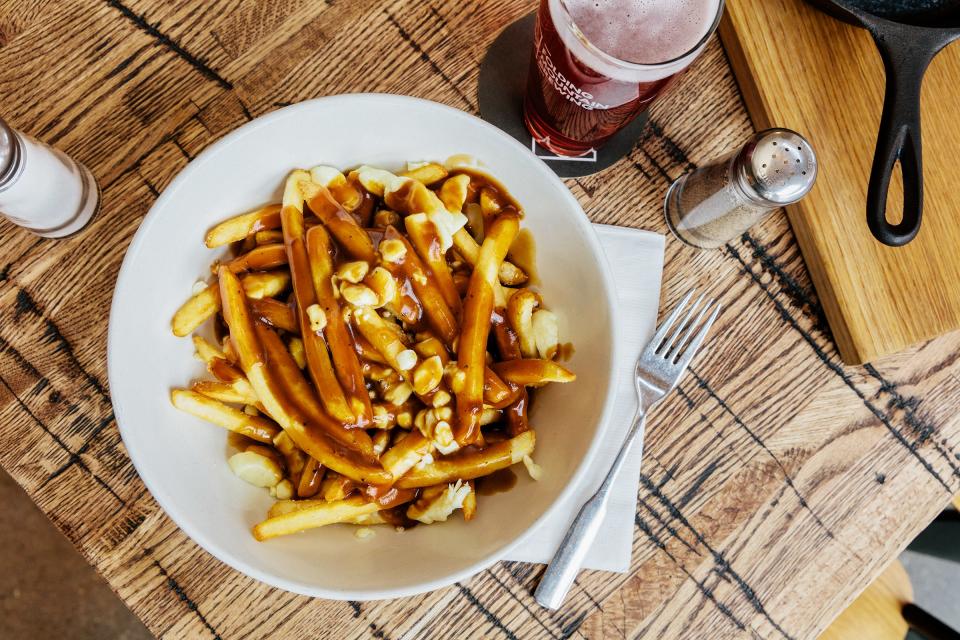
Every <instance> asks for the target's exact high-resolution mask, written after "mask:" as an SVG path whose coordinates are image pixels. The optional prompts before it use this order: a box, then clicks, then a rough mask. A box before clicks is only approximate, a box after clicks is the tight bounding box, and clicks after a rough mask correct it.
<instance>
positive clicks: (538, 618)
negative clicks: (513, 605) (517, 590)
mask: <svg viewBox="0 0 960 640" xmlns="http://www.w3.org/2000/svg"><path fill="white" fill-rule="evenodd" d="M486 573H487V575H489V576H490V577H491V578H492V579H493V581H494V582H496V583H497V584H498V585H500V587H501V588H502V589H503V592H504V593H509V594H511V595H514V594H513V592H512V591H511V590H510V587H509V586H508V585H507V584H506V583H505V582H504V581H503V580H501V579H500V578H498V577H497V576H496V574H495V573H494V572H493V571H492V570H491V569H487V570H486ZM514 599H515V600H516V601H517V602H519V603H520V606H522V607H523V609H524V610H525V611H526V612H527V613H528V614H530V617H532V618H533V619H534V620H536V621H537V624H539V625H540V626H541V627H543V630H544V631H546V632H547V633H548V634H550V637H551V638H554V639H555V640H557V639H559V638H560V636H558V635H557V634H556V632H554V630H553V629H551V628H550V627H548V626H547V625H546V624H544V622H543V620H542V619H541V618H542V617H543V616H538V615H536V614H535V613H534V612H533V611H531V610H530V606H529V605H528V604H527V603H526V602H524V601H523V600H522V599H520V598H517V597H516V596H515V595H514Z"/></svg>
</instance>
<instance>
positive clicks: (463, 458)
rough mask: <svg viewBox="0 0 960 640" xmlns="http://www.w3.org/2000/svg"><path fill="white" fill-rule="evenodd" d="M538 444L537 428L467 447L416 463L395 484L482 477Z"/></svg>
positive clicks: (410, 486) (416, 484) (429, 483)
mask: <svg viewBox="0 0 960 640" xmlns="http://www.w3.org/2000/svg"><path fill="white" fill-rule="evenodd" d="M535 444H536V436H535V435H534V431H533V430H530V431H526V432H524V433H521V434H520V435H518V436H516V437H515V438H511V439H509V440H504V441H503V442H498V443H497V444H491V445H489V446H487V447H485V448H483V449H474V450H471V449H468V450H466V451H461V452H458V453H454V454H452V455H449V456H445V457H443V458H436V459H434V461H433V462H431V463H429V464H425V465H421V466H417V467H414V468H413V469H411V470H410V471H409V472H408V473H407V474H406V475H404V476H403V477H401V478H399V479H397V482H396V483H395V484H394V486H395V487H397V488H398V489H416V488H418V487H430V486H433V485H436V484H442V483H448V482H456V481H457V480H473V479H476V478H480V477H482V476H486V475H489V474H491V473H493V472H494V471H498V470H500V469H505V468H507V467H509V466H510V465H513V464H516V463H518V462H520V461H522V460H523V456H528V455H530V454H531V453H533V448H534V445H535Z"/></svg>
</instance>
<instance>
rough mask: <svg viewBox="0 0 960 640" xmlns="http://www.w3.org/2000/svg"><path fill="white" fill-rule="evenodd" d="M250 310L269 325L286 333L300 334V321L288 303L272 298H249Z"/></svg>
mask: <svg viewBox="0 0 960 640" xmlns="http://www.w3.org/2000/svg"><path fill="white" fill-rule="evenodd" d="M250 311H251V313H253V315H254V317H256V318H258V319H259V320H262V321H263V322H265V323H267V324H268V325H270V326H271V327H274V328H277V329H283V330H284V331H286V332H288V333H295V334H297V335H299V334H300V323H299V321H298V320H297V317H296V316H295V315H294V313H293V309H291V308H290V305H288V304H284V303H282V302H280V301H278V300H274V299H273V298H263V299H262V300H251V301H250Z"/></svg>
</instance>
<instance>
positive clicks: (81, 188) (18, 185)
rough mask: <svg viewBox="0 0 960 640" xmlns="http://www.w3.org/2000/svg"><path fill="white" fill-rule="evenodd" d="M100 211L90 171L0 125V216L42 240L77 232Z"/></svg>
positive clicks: (53, 150) (26, 136) (33, 140)
mask: <svg viewBox="0 0 960 640" xmlns="http://www.w3.org/2000/svg"><path fill="white" fill-rule="evenodd" d="M99 206H100V189H99V187H98V186H97V181H96V179H94V177H93V175H92V174H91V173H90V171H89V170H88V169H87V168H86V167H85V166H83V165H82V164H80V163H78V162H77V161H75V160H73V159H72V158H70V157H69V156H67V155H66V154H65V153H63V152H62V151H58V150H56V149H53V148H51V147H49V146H47V145H45V144H43V143H41V142H38V141H37V140H35V139H33V138H32V137H30V136H28V135H25V134H23V133H20V132H19V131H16V130H14V129H12V128H10V127H8V126H7V125H6V123H4V122H3V121H2V120H0V214H2V215H3V216H5V217H6V218H8V219H9V220H10V221H11V222H13V223H14V224H17V225H19V226H21V227H24V228H26V229H29V230H30V231H32V232H33V233H36V234H37V235H40V236H43V237H47V238H62V237H64V236H68V235H71V234H73V233H76V232H77V231H79V230H81V229H82V228H83V227H84V226H86V224H87V223H88V222H89V221H90V219H91V218H92V217H93V215H94V214H95V213H96V211H97V209H98V208H99Z"/></svg>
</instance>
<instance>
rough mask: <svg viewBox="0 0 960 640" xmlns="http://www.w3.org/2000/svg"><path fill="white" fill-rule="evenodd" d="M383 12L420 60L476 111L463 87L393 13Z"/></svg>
mask: <svg viewBox="0 0 960 640" xmlns="http://www.w3.org/2000/svg"><path fill="white" fill-rule="evenodd" d="M383 14H384V15H385V16H386V17H387V20H388V21H389V22H390V24H392V25H393V26H394V27H395V28H396V30H397V31H398V32H399V33H400V37H401V38H403V41H404V42H406V43H407V44H408V45H410V48H411V49H413V50H414V51H415V52H416V53H417V55H418V56H420V60H422V61H423V62H426V63H427V64H428V65H430V68H431V69H432V70H433V73H434V74H435V75H438V76H440V77H441V78H442V79H443V81H444V82H446V83H447V85H449V86H450V88H451V89H453V92H454V93H456V94H457V96H459V97H460V99H462V100H463V101H464V102H465V103H466V105H467V106H468V107H470V109H471V110H472V111H473V113H476V112H477V111H478V108H477V107H476V106H475V105H474V104H473V102H471V101H470V98H468V97H467V94H465V93H464V92H463V89H461V88H460V87H459V85H457V84H456V83H455V82H454V81H453V80H452V79H451V78H450V76H448V75H447V74H446V72H445V71H444V70H443V69H441V68H440V65H438V64H437V63H436V61H435V60H434V59H433V58H432V57H431V56H430V54H429V53H427V52H426V51H425V50H424V48H423V47H421V46H420V44H419V43H418V42H417V41H416V39H414V37H413V36H412V35H410V33H409V32H408V31H407V30H406V29H404V28H403V26H402V25H401V24H400V22H398V21H397V19H396V17H394V15H393V14H392V13H391V12H390V11H389V10H384V12H383Z"/></svg>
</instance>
